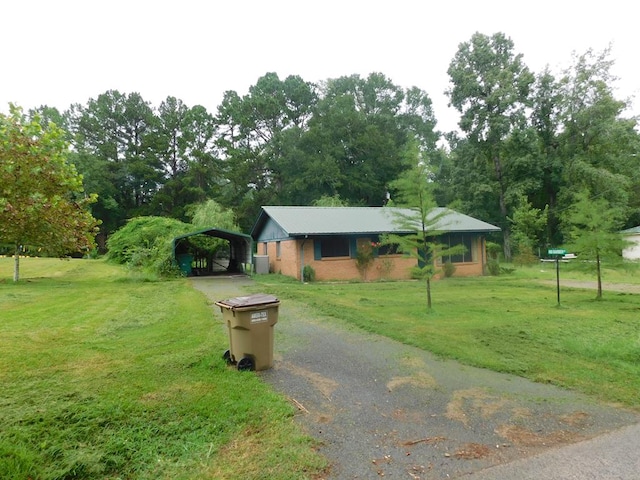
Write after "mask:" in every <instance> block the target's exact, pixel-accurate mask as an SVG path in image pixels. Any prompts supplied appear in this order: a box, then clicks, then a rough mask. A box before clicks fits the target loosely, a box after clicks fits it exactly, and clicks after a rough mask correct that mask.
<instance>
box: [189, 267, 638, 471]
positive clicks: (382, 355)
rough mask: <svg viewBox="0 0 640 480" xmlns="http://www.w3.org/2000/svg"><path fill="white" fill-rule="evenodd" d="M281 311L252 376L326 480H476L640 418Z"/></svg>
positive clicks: (205, 283)
mask: <svg viewBox="0 0 640 480" xmlns="http://www.w3.org/2000/svg"><path fill="white" fill-rule="evenodd" d="M247 282H250V280H249V279H246V278H244V279H243V277H236V278H227V279H226V280H225V279H221V278H197V279H193V285H194V286H195V287H196V288H198V289H199V290H201V291H203V292H204V293H205V294H206V295H207V297H208V298H209V299H210V301H212V302H213V301H216V300H221V299H225V298H229V297H233V296H237V295H240V294H242V293H243V288H244V286H245V285H246V283H247ZM265 293H268V292H265ZM214 311H215V313H214V315H215V317H216V319H218V320H220V326H221V328H223V327H222V321H221V319H222V316H221V314H220V312H219V310H217V308H216V309H215V310H214ZM279 313H280V315H279V321H278V324H277V325H276V326H275V329H276V331H275V332H276V333H275V348H274V357H275V364H274V367H273V368H272V369H270V370H267V371H263V372H258V373H257V374H258V375H260V376H261V377H262V378H263V379H264V381H266V382H268V383H270V384H271V385H273V386H274V388H275V389H276V390H278V391H280V392H282V393H283V394H284V395H286V396H287V397H288V398H289V399H290V401H291V402H292V403H293V404H294V405H295V406H296V408H297V409H298V415H297V419H298V421H299V422H300V423H301V424H302V425H303V426H304V427H305V428H306V429H307V431H308V432H309V434H310V435H312V436H313V437H315V438H317V439H318V440H320V442H321V448H320V452H321V453H322V454H324V455H325V456H326V457H327V458H328V459H329V460H330V461H331V462H332V465H333V467H332V469H331V471H330V473H329V475H328V476H327V479H355V478H360V479H369V478H378V477H382V476H384V477H390V478H398V479H405V478H406V479H441V478H443V479H444V478H457V477H462V478H474V475H472V474H473V473H474V472H479V471H482V470H484V469H487V468H489V467H493V466H496V465H500V464H505V463H508V462H513V461H516V460H519V459H522V458H525V457H531V456H533V455H537V454H540V453H543V452H545V451H549V450H550V449H555V448H557V447H560V446H566V445H569V444H573V443H576V442H580V441H583V440H586V439H590V438H593V437H595V436H598V435H601V434H603V433H605V432H609V431H612V430H615V429H618V428H621V427H623V426H626V425H632V424H635V423H637V422H639V421H640V417H639V416H638V415H637V414H636V413H633V412H630V411H626V410H623V409H617V408H614V407H611V406H607V405H602V404H598V403H596V402H595V401H594V400H593V399H590V398H588V397H585V396H582V395H579V394H576V393H572V392H567V391H565V390H561V389H559V388H555V387H552V386H549V385H543V384H536V383H532V382H529V381H527V380H524V379H522V378H519V377H515V376H511V375H504V374H500V373H496V372H492V371H489V370H483V369H478V368H473V367H468V366H464V365H461V364H459V363H457V362H454V361H447V360H442V359H438V358H436V357H434V356H433V355H431V354H429V353H428V352H424V351H422V350H419V349H416V348H413V347H408V346H406V345H403V344H401V343H398V342H396V341H393V340H389V339H387V338H385V337H381V336H377V335H373V334H368V333H366V332H363V331H361V330H358V329H355V328H352V327H350V326H349V325H347V324H343V323H341V322H340V321H337V320H335V319H331V320H329V319H325V318H322V317H311V316H310V315H309V314H308V312H307V311H306V308H305V305H303V304H299V303H295V302H291V301H283V302H282V304H281V306H280V312H279ZM221 353H222V352H221ZM636 455H637V453H636ZM486 478H489V477H486ZM498 478H499V477H498ZM502 478H512V477H510V476H505V477H502ZM546 478H550V477H546ZM558 478H560V477H558ZM562 478H565V477H562ZM566 478H574V477H566ZM575 478H582V477H575ZM603 478H604V477H603ZM616 478H625V477H616ZM629 478H632V477H629Z"/></svg>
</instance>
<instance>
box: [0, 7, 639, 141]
mask: <svg viewBox="0 0 640 480" xmlns="http://www.w3.org/2000/svg"><path fill="white" fill-rule="evenodd" d="M635 8H636V7H635V6H634V3H633V2H631V1H629V0H624V1H622V0H608V1H593V0H580V1H574V0H553V1H550V0H537V1H535V2H526V3H525V2H522V1H518V0H505V1H502V0H484V1H481V0H458V1H447V0H441V1H439V2H434V1H429V0H393V1H387V2H381V1H376V0H369V1H360V0H357V1H356V0H341V1H336V0H323V1H313V0H307V1H304V0H297V1H295V0H227V1H224V2H222V1H218V0H179V1H174V2H168V1H164V0H157V1H143V0H127V1H123V0H109V1H102V0H58V1H55V2H54V1H51V0H28V1H25V0H23V1H19V0H5V1H3V2H2V8H1V13H0V32H1V33H2V57H1V65H2V67H1V68H2V72H1V73H0V111H2V112H6V111H7V110H8V103H9V102H14V103H17V104H18V105H20V106H22V107H24V108H25V109H28V108H32V107H37V106H40V105H44V104H46V105H49V106H54V107H58V108H59V109H60V110H65V109H67V108H68V107H69V106H70V105H71V104H72V103H81V104H85V103H86V102H87V101H88V100H89V99H90V98H96V97H97V96H98V95H100V94H101V93H104V92H105V91H106V90H110V89H115V90H119V91H120V92H121V93H127V94H128V93H132V92H138V93H140V94H141V95H142V97H143V98H144V99H145V100H146V101H148V102H151V104H152V105H153V106H156V107H157V106H158V105H159V104H160V102H161V101H162V100H164V99H165V98H166V97H167V96H169V95H171V96H174V97H177V98H179V99H181V100H182V101H184V102H185V103H186V104H187V105H188V106H193V105H196V104H200V105H203V106H205V107H206V108H207V109H208V110H209V111H210V112H211V113H215V111H216V109H217V106H218V104H219V103H220V101H221V99H222V95H223V93H224V92H225V91H227V90H235V91H236V92H238V93H239V94H240V95H244V94H246V93H247V91H248V88H249V87H250V86H251V85H253V84H255V82H256V81H257V79H258V78H259V77H261V76H262V75H264V74H265V73H267V72H276V73H277V74H278V75H279V76H280V78H281V79H284V78H285V77H286V76H288V75H300V76H301V77H302V78H303V79H304V80H306V81H311V82H317V81H321V80H326V79H327V78H336V77H339V76H343V75H351V74H360V75H361V76H363V77H366V76H367V75H368V74H369V73H371V72H381V73H383V74H385V75H386V76H387V77H389V78H390V79H391V80H392V81H393V82H394V83H395V84H397V85H400V86H403V87H411V86H417V87H419V88H421V89H422V90H425V91H426V92H427V93H428V94H429V96H430V97H431V99H432V100H433V103H434V109H435V113H436V117H437V119H438V121H439V124H438V128H439V129H441V130H451V129H454V128H455V125H456V122H457V116H456V114H455V112H454V111H453V110H451V109H449V108H448V107H447V98H446V96H445V95H444V90H445V89H446V88H447V86H448V76H447V73H446V71H447V68H448V66H449V63H450V62H451V59H452V58H453V56H454V54H455V53H456V50H457V48H458V45H459V44H460V43H461V42H465V41H468V40H469V39H470V38H471V35H472V34H473V33H474V32H481V33H483V34H486V35H492V34H494V33H496V32H503V33H505V34H506V35H507V36H508V37H510V38H511V39H512V40H513V41H514V43H515V51H516V52H517V53H522V54H523V55H524V61H525V63H526V64H527V65H528V66H529V68H530V69H531V70H533V71H534V72H536V73H537V72H540V71H541V70H542V69H543V68H544V67H545V65H549V66H550V67H551V69H552V71H554V72H559V71H560V69H562V68H564V67H566V66H567V65H568V64H569V63H570V61H571V55H572V52H576V53H578V54H581V53H584V52H586V51H587V49H589V48H592V49H594V50H595V51H598V52H600V51H602V50H604V49H605V48H606V47H607V46H608V45H609V44H611V46H612V58H613V59H614V60H615V62H616V63H615V66H614V69H613V73H614V74H615V75H617V76H618V77H619V78H620V80H619V82H618V84H617V86H618V88H619V90H618V95H617V97H618V98H626V97H628V96H631V95H635V94H637V93H638V92H639V91H640V68H639V67H638V58H639V56H638V53H637V49H638V44H639V43H640V42H638V39H639V37H640V29H639V28H638V17H637V13H636V11H635ZM637 103H638V102H634V105H636V104H637ZM637 110H638V108H635V109H634V111H633V113H634V114H636V113H637V112H636V111H637Z"/></svg>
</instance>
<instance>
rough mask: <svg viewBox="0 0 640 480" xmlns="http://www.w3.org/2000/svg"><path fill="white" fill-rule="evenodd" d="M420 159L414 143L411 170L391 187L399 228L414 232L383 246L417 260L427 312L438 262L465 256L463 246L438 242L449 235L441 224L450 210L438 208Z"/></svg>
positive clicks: (394, 237)
mask: <svg viewBox="0 0 640 480" xmlns="http://www.w3.org/2000/svg"><path fill="white" fill-rule="evenodd" d="M421 157H422V156H421V153H420V150H419V148H418V145H417V143H415V142H414V143H411V144H410V145H409V147H408V148H407V153H406V159H407V160H408V162H409V165H410V166H411V167H410V168H409V169H407V170H405V171H404V172H403V173H402V174H401V175H400V176H399V177H398V178H397V179H396V180H395V181H393V182H391V185H390V187H391V190H392V191H393V194H392V199H393V200H392V201H391V202H390V203H389V204H390V205H393V207H404V208H393V209H390V214H391V215H393V220H394V223H395V225H396V229H397V230H398V231H405V232H412V233H408V234H405V235H400V234H388V235H385V236H383V238H382V243H384V244H387V245H397V246H398V250H399V251H401V252H403V253H405V254H406V255H409V256H411V257H413V258H415V259H416V266H415V267H413V270H412V274H413V276H414V277H415V278H418V279H421V280H425V282H426V289H427V291H426V294H427V312H430V311H431V308H432V300H431V280H432V279H433V277H434V276H435V275H436V274H437V273H438V272H439V269H438V268H437V267H436V259H437V258H441V257H444V256H450V255H457V254H459V253H462V252H463V251H464V247H463V246H454V247H447V246H445V245H443V244H441V243H439V242H438V236H440V235H442V234H443V233H446V232H445V231H444V230H441V225H442V224H443V220H444V217H446V215H447V213H448V210H446V209H437V208H436V207H437V205H436V202H435V199H434V195H433V183H432V182H431V179H430V177H431V171H430V170H429V166H428V164H427V162H425V161H424V160H423V159H422V158H421Z"/></svg>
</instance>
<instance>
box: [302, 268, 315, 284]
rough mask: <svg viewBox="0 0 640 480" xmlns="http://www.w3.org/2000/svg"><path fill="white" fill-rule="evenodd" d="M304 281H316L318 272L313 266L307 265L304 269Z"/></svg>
mask: <svg viewBox="0 0 640 480" xmlns="http://www.w3.org/2000/svg"><path fill="white" fill-rule="evenodd" d="M302 279H303V280H304V281H305V282H313V281H314V280H315V279H316V271H315V270H314V269H313V267H312V266H311V265H305V266H304V268H303V269H302Z"/></svg>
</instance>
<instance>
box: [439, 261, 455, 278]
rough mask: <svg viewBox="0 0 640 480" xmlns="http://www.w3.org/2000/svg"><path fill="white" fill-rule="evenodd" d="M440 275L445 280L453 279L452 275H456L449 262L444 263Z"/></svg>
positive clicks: (453, 267)
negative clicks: (441, 274)
mask: <svg viewBox="0 0 640 480" xmlns="http://www.w3.org/2000/svg"><path fill="white" fill-rule="evenodd" d="M442 273H443V274H444V276H445V277H446V278H449V277H453V274H454V273H456V266H455V265H454V264H453V263H451V262H444V264H443V265H442Z"/></svg>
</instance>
